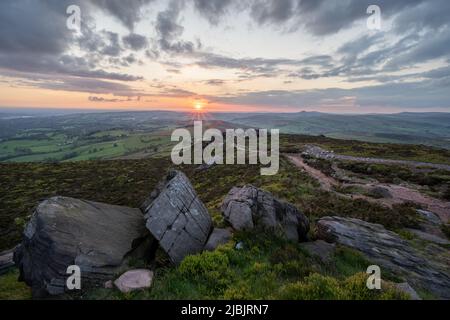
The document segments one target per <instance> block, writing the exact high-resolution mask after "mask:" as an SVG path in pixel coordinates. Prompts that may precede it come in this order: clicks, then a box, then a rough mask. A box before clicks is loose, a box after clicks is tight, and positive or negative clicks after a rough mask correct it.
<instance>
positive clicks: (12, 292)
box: [0, 269, 31, 300]
mask: <svg viewBox="0 0 450 320" xmlns="http://www.w3.org/2000/svg"><path fill="white" fill-rule="evenodd" d="M18 277H19V272H18V270H17V269H14V270H13V271H10V272H8V273H7V274H4V275H2V276H0V300H27V299H31V289H30V288H29V287H28V286H27V285H26V284H25V283H23V282H17V279H18Z"/></svg>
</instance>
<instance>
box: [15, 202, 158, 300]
mask: <svg viewBox="0 0 450 320" xmlns="http://www.w3.org/2000/svg"><path fill="white" fill-rule="evenodd" d="M150 243H151V237H150V234H149V232H148V230H147V229H146V228H145V224H144V217H143V216H142V213H141V212H140V210H139V209H132V208H127V207H121V206H114V205H108V204H103V203H97V202H91V201H84V200H78V199H72V198H65V197H54V198H51V199H48V200H45V201H43V202H41V203H40V204H39V206H38V207H37V208H36V210H35V212H34V214H33V216H32V218H31V220H30V222H29V223H28V224H27V226H26V228H25V231H24V239H23V241H22V243H21V245H19V247H17V249H16V250H15V252H14V261H15V263H16V265H17V266H18V268H19V270H20V280H22V281H25V282H26V283H27V284H28V285H29V286H30V287H31V288H32V292H33V296H35V297H44V296H47V295H59V294H63V293H64V292H65V291H66V280H67V277H69V276H70V275H68V274H66V272H67V268H68V267H69V266H71V265H77V266H79V267H80V269H81V285H82V289H83V288H85V287H89V286H97V285H99V286H102V285H103V283H104V282H105V281H107V280H110V279H113V278H114V275H115V274H116V273H117V272H119V271H120V270H121V269H122V268H123V267H124V266H125V265H126V262H127V258H128V257H131V256H133V257H134V256H135V255H136V256H135V257H136V258H142V257H143V253H144V252H147V250H146V249H144V248H143V247H146V246H147V245H149V244H150Z"/></svg>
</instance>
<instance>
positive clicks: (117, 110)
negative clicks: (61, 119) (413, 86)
mask: <svg viewBox="0 0 450 320" xmlns="http://www.w3.org/2000/svg"><path fill="white" fill-rule="evenodd" d="M20 111H22V112H24V111H26V112H35V111H47V112H57V111H61V112H65V113H70V114H83V113H127V112H171V113H187V114H196V113H198V114H210V115H211V114H212V115H214V114H301V113H309V114H311V113H317V114H329V115H346V116H351V115H355V116H356V115H374V116H377V115H400V114H408V113H411V114H450V110H449V111H415V110H412V111H399V112H361V113H357V112H340V113H339V112H322V111H307V110H298V111H290V112H289V111H285V112H283V111H259V112H258V111H231V110H230V111H213V112H208V111H192V110H191V109H180V110H165V109H162V108H160V109H130V108H115V109H96V108H63V107H53V108H49V107H4V106H0V113H1V112H11V113H14V112H18V113H20Z"/></svg>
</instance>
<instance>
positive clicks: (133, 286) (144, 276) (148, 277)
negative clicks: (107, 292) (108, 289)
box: [114, 269, 153, 293]
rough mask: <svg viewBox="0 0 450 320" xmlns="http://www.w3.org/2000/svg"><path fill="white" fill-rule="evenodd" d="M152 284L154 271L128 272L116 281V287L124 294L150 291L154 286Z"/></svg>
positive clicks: (139, 270)
mask: <svg viewBox="0 0 450 320" xmlns="http://www.w3.org/2000/svg"><path fill="white" fill-rule="evenodd" d="M152 283H153V271H151V270H146V269H136V270H130V271H127V272H125V273H124V274H122V275H121V276H120V277H119V278H118V279H117V280H116V281H114V285H115V286H116V287H117V289H119V290H120V292H123V293H129V292H132V291H136V290H142V289H148V288H150V287H151V286H152Z"/></svg>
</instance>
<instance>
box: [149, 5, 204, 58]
mask: <svg viewBox="0 0 450 320" xmlns="http://www.w3.org/2000/svg"><path fill="white" fill-rule="evenodd" d="M183 8H184V1H182V0H171V1H170V3H169V7H168V8H167V9H166V10H165V11H162V12H160V13H158V16H157V20H156V32H157V34H158V40H157V41H158V44H159V47H160V49H161V50H162V51H165V52H168V53H177V54H180V53H191V52H193V51H194V48H195V46H194V43H192V42H191V41H183V40H180V39H179V38H180V36H181V35H182V34H183V32H184V28H183V27H182V26H181V25H180V24H179V23H178V19H179V15H180V12H181V10H182V9H183Z"/></svg>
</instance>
